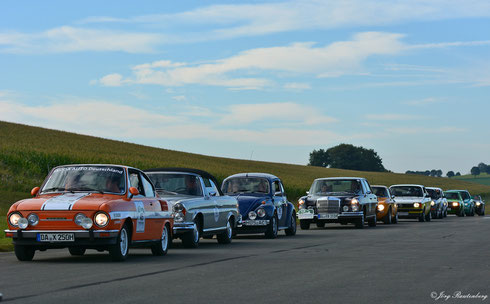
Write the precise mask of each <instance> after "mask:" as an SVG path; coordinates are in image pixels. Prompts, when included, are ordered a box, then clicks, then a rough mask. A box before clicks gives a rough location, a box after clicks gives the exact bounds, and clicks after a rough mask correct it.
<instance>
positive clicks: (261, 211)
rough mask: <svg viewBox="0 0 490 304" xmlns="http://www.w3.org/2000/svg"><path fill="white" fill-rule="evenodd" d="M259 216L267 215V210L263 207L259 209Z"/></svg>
mask: <svg viewBox="0 0 490 304" xmlns="http://www.w3.org/2000/svg"><path fill="white" fill-rule="evenodd" d="M257 216H258V217H264V216H265V210H264V209H262V208H260V209H257Z"/></svg>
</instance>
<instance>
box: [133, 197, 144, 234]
mask: <svg viewBox="0 0 490 304" xmlns="http://www.w3.org/2000/svg"><path fill="white" fill-rule="evenodd" d="M134 206H135V207H136V214H137V216H138V218H137V220H136V232H145V205H144V204H143V202H134Z"/></svg>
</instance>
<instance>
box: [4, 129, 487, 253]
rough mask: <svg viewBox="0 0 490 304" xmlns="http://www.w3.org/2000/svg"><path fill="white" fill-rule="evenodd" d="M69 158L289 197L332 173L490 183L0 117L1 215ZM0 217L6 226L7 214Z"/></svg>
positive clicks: (379, 179) (482, 190) (386, 181)
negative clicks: (274, 179) (272, 179)
mask: <svg viewBox="0 0 490 304" xmlns="http://www.w3.org/2000/svg"><path fill="white" fill-rule="evenodd" d="M71 163H112V164H124V165H129V166H134V167H136V168H140V169H148V168H152V167H167V166H169V167H180V166H182V167H192V168H199V169H202V170H206V171H209V172H210V173H212V174H214V175H215V176H216V177H217V178H218V180H220V181H221V180H222V179H224V178H225V177H227V176H229V175H231V174H234V173H238V172H267V173H272V174H275V175H277V176H279V177H280V178H282V180H283V182H284V184H285V187H286V191H287V193H288V198H289V200H290V201H292V202H296V201H297V198H299V197H300V196H301V195H303V194H304V193H305V191H307V190H308V189H309V187H310V185H311V182H312V180H313V179H315V178H318V177H334V176H360V177H366V178H367V179H368V180H369V182H370V183H371V184H381V185H392V184H398V183H416V184H424V185H426V186H437V187H441V188H443V189H455V188H457V189H468V190H469V191H470V192H471V193H472V194H481V195H483V196H485V197H486V198H490V186H489V185H482V184H477V183H473V182H467V181H464V180H460V179H454V178H452V179H448V178H434V177H427V176H420V175H406V174H396V173H379V172H361V171H351V170H340V169H326V168H319V167H309V166H301V165H290V164H282V163H271V162H259V161H249V160H239V159H229V158H220V157H212V156H205V155H200V154H192V153H184V152H179V151H172V150H166V149H159V148H153V147H148V146H142V145H136V144H131V143H125V142H120V141H113V140H107V139H102V138H97V137H91V136H84V135H78V134H73V133H68V132H62V131H55V130H48V129H43V128H37V127H31V126H25V125H19V124H12V123H7V122H1V121H0V183H1V185H2V187H1V189H0V214H1V215H5V214H6V213H7V211H8V208H9V206H10V205H11V204H12V203H13V202H15V201H16V200H18V199H21V198H25V197H28V196H29V192H30V190H31V189H32V188H33V187H35V186H39V185H40V184H41V183H42V181H43V179H44V177H45V176H46V174H47V173H48V172H49V170H50V169H51V168H53V167H54V166H57V165H62V164H71ZM486 200H487V201H488V199H486ZM0 221H2V224H1V227H2V229H4V228H3V227H4V223H5V218H0ZM2 238H3V233H0V250H1V248H3V247H2V246H4V245H2V244H5V240H3V239H2ZM4 247H5V246H4Z"/></svg>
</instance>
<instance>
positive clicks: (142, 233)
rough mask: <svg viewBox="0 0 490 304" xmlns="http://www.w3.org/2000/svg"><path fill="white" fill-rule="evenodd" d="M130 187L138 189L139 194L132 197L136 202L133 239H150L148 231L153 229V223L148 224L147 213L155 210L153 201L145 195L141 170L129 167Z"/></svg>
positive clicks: (134, 202)
mask: <svg viewBox="0 0 490 304" xmlns="http://www.w3.org/2000/svg"><path fill="white" fill-rule="evenodd" d="M128 177H129V187H134V188H136V189H138V192H139V194H138V195H134V196H132V197H131V202H132V203H133V204H134V210H135V211H134V214H133V216H132V220H133V227H134V228H133V234H132V239H133V240H135V241H138V240H146V239H149V236H148V231H151V225H147V218H146V217H147V215H148V214H149V213H150V212H151V211H153V203H152V201H151V200H149V199H147V197H146V196H145V188H144V185H143V179H142V176H141V174H140V172H139V171H138V170H136V169H128Z"/></svg>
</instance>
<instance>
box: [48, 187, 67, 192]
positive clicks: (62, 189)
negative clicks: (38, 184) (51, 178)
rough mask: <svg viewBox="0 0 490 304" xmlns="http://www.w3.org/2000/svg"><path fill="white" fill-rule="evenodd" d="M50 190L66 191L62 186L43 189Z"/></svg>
mask: <svg viewBox="0 0 490 304" xmlns="http://www.w3.org/2000/svg"><path fill="white" fill-rule="evenodd" d="M51 191H66V189H65V188H64V187H63V188H61V187H53V188H48V189H44V190H43V192H51Z"/></svg>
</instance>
